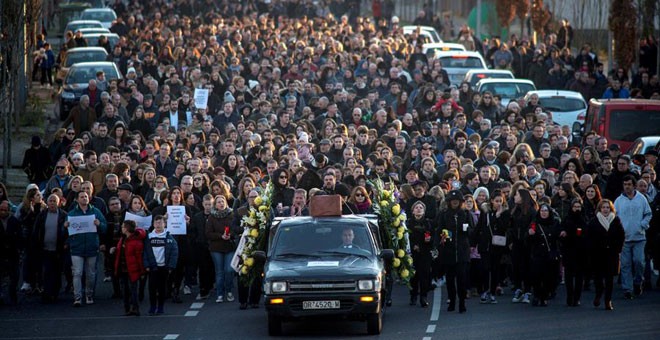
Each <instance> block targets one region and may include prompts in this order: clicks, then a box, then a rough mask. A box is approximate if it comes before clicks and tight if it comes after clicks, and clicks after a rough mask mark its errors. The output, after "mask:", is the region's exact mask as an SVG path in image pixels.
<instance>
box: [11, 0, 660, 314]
mask: <svg viewBox="0 0 660 340" xmlns="http://www.w3.org/2000/svg"><path fill="white" fill-rule="evenodd" d="M319 3H320V5H319V6H316V7H314V6H312V5H311V1H276V0H273V1H241V2H228V1H224V2H215V1H210V0H207V1H202V2H195V1H176V2H169V1H148V2H145V1H139V2H138V1H132V2H130V4H129V5H128V6H125V5H124V2H122V1H120V0H117V1H115V2H114V3H113V4H112V7H113V8H114V10H115V11H116V12H117V14H118V18H117V20H116V22H115V23H114V24H113V25H112V27H111V29H110V30H111V31H112V32H114V33H117V34H119V35H120V37H121V38H120V41H119V43H118V44H117V45H116V46H114V47H110V46H108V47H107V48H108V51H109V52H110V60H111V61H114V62H115V63H116V64H117V65H118V67H119V69H120V70H121V72H122V74H124V75H125V77H124V78H123V79H121V80H118V79H105V77H104V74H103V73H102V72H99V73H98V74H97V76H96V78H95V79H92V80H90V83H89V85H90V86H89V88H88V89H87V90H86V91H85V94H84V95H83V96H82V98H81V100H80V103H79V104H78V105H77V106H76V107H75V108H74V109H73V110H72V111H71V112H70V114H69V115H68V117H67V118H66V120H65V121H64V123H63V126H62V128H61V129H60V130H58V131H57V132H56V133H55V135H54V139H53V141H52V143H50V145H48V146H45V145H43V143H42V140H41V139H40V138H39V137H36V136H35V137H33V139H32V148H30V149H29V150H27V151H26V153H25V161H24V168H25V170H26V173H27V175H28V178H29V180H30V182H31V183H33V184H31V185H30V186H29V187H28V188H27V190H26V192H25V196H24V199H23V200H22V202H16V203H18V204H17V205H14V204H13V203H12V202H10V201H9V200H8V198H7V197H8V194H7V189H6V187H5V186H4V185H2V184H1V183H0V202H1V203H0V224H1V225H2V228H0V233H1V234H0V242H1V243H0V256H2V258H1V260H2V266H3V268H2V273H3V276H5V275H6V276H7V277H8V279H9V281H10V284H9V292H8V297H9V300H10V301H11V302H13V303H16V301H17V294H18V293H19V291H20V292H24V293H26V294H38V295H40V296H41V298H42V299H43V301H44V302H46V303H52V302H54V301H55V300H56V299H57V298H58V297H62V296H63V295H62V293H63V292H64V293H66V294H72V295H73V301H74V302H73V304H74V306H81V305H82V304H83V302H85V303H86V304H88V305H89V304H93V303H94V297H95V294H94V289H95V287H96V276H97V272H98V273H99V275H98V276H100V277H102V278H103V281H104V282H109V283H111V284H112V288H113V295H112V297H113V298H122V297H123V298H124V306H125V312H126V313H127V314H128V315H139V314H140V311H139V305H140V301H142V300H143V299H144V297H145V291H146V290H147V287H148V292H149V293H148V297H149V305H150V308H149V314H158V313H164V302H165V301H166V300H168V299H171V301H172V302H174V303H181V302H182V297H181V296H182V295H184V296H187V295H192V294H193V293H198V294H199V295H200V296H201V297H203V298H206V297H208V296H209V295H210V294H212V293H213V294H215V299H216V302H218V303H220V302H225V301H228V302H231V301H234V300H235V297H234V295H233V293H234V284H235V283H236V284H237V285H238V287H237V293H238V299H239V303H240V308H241V309H245V308H248V307H258V306H259V300H260V294H261V291H260V289H261V287H260V286H259V285H258V284H252V285H248V284H246V283H244V282H242V281H241V280H238V281H236V277H237V275H236V273H235V272H234V270H233V269H232V268H231V266H230V261H231V258H232V256H233V253H234V251H235V249H236V243H237V241H238V239H239V238H240V235H241V233H242V226H241V218H242V216H245V215H246V214H247V213H248V209H249V207H250V206H251V205H254V200H255V199H256V198H257V197H258V196H259V195H260V194H261V193H262V191H263V189H264V188H265V186H266V184H267V183H268V182H269V181H270V182H272V183H273V185H274V192H273V202H272V206H273V211H272V214H273V215H275V216H303V215H307V214H308V207H307V204H308V202H309V197H310V196H313V195H315V194H318V193H319V192H320V191H323V192H324V193H326V194H337V195H341V196H342V199H343V200H344V202H345V203H346V204H345V205H344V206H345V207H346V211H345V213H370V212H373V208H372V205H373V204H377V203H376V202H372V198H373V197H374V195H373V194H374V192H373V191H374V188H373V184H372V181H373V180H375V179H381V180H383V181H384V182H385V183H391V185H394V186H396V189H397V191H398V193H399V194H398V195H399V199H400V201H401V203H402V204H401V206H402V207H403V210H404V211H405V212H406V213H407V215H408V227H409V230H410V235H409V237H410V241H411V252H412V255H413V258H414V265H415V269H416V275H415V278H413V281H412V284H413V289H412V290H411V299H410V303H411V304H412V305H416V304H417V303H418V301H419V304H420V305H421V306H422V307H426V306H428V301H427V294H428V292H429V291H430V290H431V289H432V288H433V286H437V285H439V283H438V282H439V280H440V279H441V278H442V277H444V278H445V282H446V284H447V289H448V292H449V295H450V303H449V307H448V309H449V310H450V311H451V310H454V309H455V308H456V303H457V302H458V308H459V312H465V311H466V305H465V299H466V298H470V297H476V298H478V300H479V301H480V302H481V303H497V296H501V295H504V294H510V291H509V288H511V289H512V290H511V292H512V293H513V296H512V301H513V302H514V303H531V304H534V305H538V306H547V304H548V300H550V299H552V298H553V297H554V296H555V294H556V291H557V287H558V285H559V284H560V282H564V283H565V285H566V294H567V296H566V304H568V305H569V306H578V305H580V299H581V292H582V291H583V288H584V289H590V287H591V284H592V283H593V285H594V287H595V289H596V298H595V300H594V301H593V305H594V306H600V305H601V299H603V302H604V306H605V308H606V309H609V310H611V309H613V305H612V295H613V290H614V282H615V280H614V279H615V278H616V277H617V276H619V278H620V280H621V288H622V291H623V295H624V296H625V297H626V298H629V299H633V298H634V297H635V296H639V295H640V294H642V293H643V290H644V289H651V288H652V286H653V284H652V281H651V279H652V275H653V270H652V268H651V259H655V260H656V261H657V260H658V259H660V256H659V255H658V252H659V251H660V244H658V237H659V235H660V233H659V231H660V229H659V228H658V220H659V219H660V212H659V210H658V209H660V195H658V188H660V187H659V183H658V181H657V177H656V172H657V170H658V164H657V157H658V155H657V152H655V151H648V152H647V153H646V154H644V155H634V156H633V157H632V158H631V157H630V156H628V155H625V154H622V153H621V150H620V147H619V145H616V144H613V145H608V141H607V139H605V138H604V137H601V136H598V135H597V134H596V133H595V132H588V133H587V134H586V135H585V136H584V138H582V140H577V138H576V137H574V136H573V135H572V134H571V133H570V129H569V128H568V127H567V126H559V125H556V124H554V123H553V122H552V119H551V115H550V114H548V113H547V112H546V111H545V109H544V108H543V107H541V106H539V105H538V98H534V97H532V99H531V101H530V102H529V103H524V104H523V105H519V103H517V102H515V101H512V102H511V103H509V104H508V105H507V106H506V107H504V106H503V105H502V104H501V103H500V101H499V99H500V98H499V97H498V96H496V95H493V94H492V93H489V92H485V93H483V94H478V97H477V94H473V93H472V89H471V88H470V87H469V85H468V84H460V86H455V85H456V84H450V83H449V79H448V77H447V74H446V72H445V71H444V70H443V66H442V64H441V63H440V62H439V60H433V59H427V56H426V55H424V54H422V53H421V45H422V44H423V43H424V41H423V38H422V37H420V36H419V34H418V33H412V34H410V35H406V36H404V35H403V33H402V31H401V29H400V27H399V22H398V18H397V20H390V19H391V18H387V17H381V18H378V19H377V20H373V19H372V18H368V17H362V16H360V15H359V13H360V11H359V8H358V9H356V7H355V6H358V5H356V3H359V2H354V1H348V0H346V1H342V0H332V1H320V2H319ZM438 20H439V19H438ZM459 32H460V33H459V35H458V36H459V37H458V41H459V42H461V43H465V44H468V43H467V42H466V40H467V41H471V43H470V45H471V46H474V45H477V44H476V43H479V44H478V46H482V44H481V42H479V41H478V39H476V37H474V36H473V33H472V32H471V30H470V29H469V28H467V27H462V28H461V29H460V30H459ZM72 33H75V32H72ZM69 36H70V37H71V39H72V41H68V42H67V43H66V44H65V45H71V46H76V44H79V43H80V44H82V43H83V42H78V41H77V40H76V39H75V35H74V34H71V35H69ZM562 36H563V37H564V38H563V46H558V45H557V41H555V40H553V36H552V35H549V37H548V38H547V39H545V41H544V42H542V43H541V42H539V43H536V44H534V43H533V42H532V41H528V40H526V39H521V40H517V39H515V37H513V38H512V39H511V41H509V42H508V43H501V42H500V40H499V39H498V38H493V39H491V40H490V41H489V42H488V44H486V45H483V46H490V48H487V47H481V48H476V49H478V50H479V51H481V52H483V54H484V56H486V58H487V60H489V61H490V62H491V63H492V65H491V66H493V67H510V68H512V69H513V71H514V73H515V74H516V75H518V76H522V77H524V76H525V75H529V76H530V79H532V80H534V81H535V82H536V85H537V87H539V88H565V87H566V86H567V84H569V83H571V80H573V79H577V80H575V81H576V82H586V83H585V84H587V83H588V84H590V86H589V87H588V89H587V88H586V87H585V89H584V91H583V88H582V87H580V86H581V85H575V81H574V82H573V83H572V85H570V86H568V87H569V88H574V87H575V86H578V90H579V91H580V92H581V93H583V95H584V97H585V99H588V98H591V97H603V96H604V97H607V96H608V94H607V93H614V94H616V96H621V94H622V93H623V90H622V89H625V88H629V87H632V89H631V90H630V91H629V95H630V96H637V95H642V96H644V97H649V98H650V97H657V96H658V81H657V74H655V75H653V74H650V73H649V72H648V70H646V71H645V70H644V69H640V72H639V73H636V74H634V75H633V76H632V79H633V80H632V81H629V80H628V78H627V77H628V76H629V75H628V72H627V70H619V69H617V70H616V72H615V73H613V74H611V75H609V76H606V75H603V73H602V72H603V71H602V64H600V63H599V62H598V59H597V57H596V55H595V54H594V52H593V51H591V50H589V47H588V46H587V45H585V46H584V47H583V48H582V49H581V51H580V53H579V54H578V55H577V56H575V57H574V56H573V55H571V53H570V49H567V48H568V47H570V43H568V42H566V37H567V35H566V34H565V33H564V34H563V35H562ZM560 40H561V39H560ZM101 41H102V42H101V43H102V44H103V40H101ZM507 45H508V46H507ZM501 51H509V53H513V57H512V58H508V57H507V56H503V55H502V52H501ZM566 51H568V52H566ZM61 53H66V48H63V51H62V52H61ZM566 53H568V54H566ZM569 60H571V61H569ZM508 61H509V62H508ZM569 68H571V69H572V71H574V77H573V73H566V72H570V70H569ZM619 71H622V72H619ZM560 74H561V75H562V77H563V78H562V79H563V80H562V81H559V80H558V79H556V78H557V76H558V75H560ZM46 78H47V77H46ZM635 79H640V83H635ZM585 86H586V85H585ZM197 89H205V90H208V92H209V95H208V100H207V102H206V105H199V106H200V107H196V101H195V90H197ZM594 89H598V90H597V91H595V90H594ZM204 106H206V107H204ZM170 206H184V207H185V215H186V218H185V219H186V225H187V227H186V230H187V233H186V234H185V235H172V234H171V233H170V232H169V231H168V230H167V228H166V226H167V218H168V215H167V211H168V207H170ZM127 214H130V215H131V216H133V217H131V219H130V220H129V219H127ZM92 215H93V216H94V217H93V220H94V225H95V227H96V230H97V232H86V233H76V234H71V233H70V229H71V228H70V227H71V226H70V225H69V222H68V219H69V218H70V217H72V216H75V217H79V216H92ZM134 216H139V217H148V216H151V218H152V223H151V225H150V226H148V228H145V227H144V226H140V225H138V223H136V222H135V221H134V220H135V217H134ZM101 259H103V260H102V261H101ZM619 262H620V264H621V272H620V273H619ZM83 274H84V275H85V280H83V279H82V277H83ZM63 277H64V279H65V280H64V282H65V285H64V286H65V287H64V288H63V289H62V287H61V286H62V283H63V280H62V278H63ZM3 279H4V277H3ZM20 280H22V284H21V286H20V289H19V283H20ZM657 284H660V282H658V283H657ZM214 286H215V289H214V288H213V287H214ZM68 296H70V295H68ZM457 300H458V301H457ZM388 303H391V301H388Z"/></svg>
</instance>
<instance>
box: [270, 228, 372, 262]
mask: <svg viewBox="0 0 660 340" xmlns="http://www.w3.org/2000/svg"><path fill="white" fill-rule="evenodd" d="M369 233H370V231H369V228H368V227H367V226H366V225H362V224H346V223H335V222H319V223H315V224H298V225H286V226H280V227H279V230H278V232H277V234H278V236H277V241H276V242H275V243H273V249H272V255H273V256H274V257H275V258H286V257H300V256H312V257H314V256H341V255H342V254H349V255H356V256H369V255H373V252H374V250H373V246H372V244H373V241H371V235H370V234H369Z"/></svg>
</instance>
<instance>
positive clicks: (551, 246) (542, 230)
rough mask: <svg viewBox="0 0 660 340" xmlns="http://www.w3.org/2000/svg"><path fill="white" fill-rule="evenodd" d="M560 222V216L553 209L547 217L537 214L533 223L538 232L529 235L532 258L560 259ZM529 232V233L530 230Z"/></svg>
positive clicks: (541, 259) (540, 259)
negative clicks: (558, 241) (558, 242)
mask: <svg viewBox="0 0 660 340" xmlns="http://www.w3.org/2000/svg"><path fill="white" fill-rule="evenodd" d="M559 224H560V222H559V216H558V215H557V214H556V213H555V212H553V211H550V216H548V218H546V219H543V218H541V215H540V214H537V215H536V218H534V222H533V223H532V225H531V228H532V229H536V233H535V234H534V235H529V237H528V244H529V248H530V251H531V257H532V260H538V261H547V260H559V247H558V244H557V239H558V238H559ZM527 233H528V234H529V231H527Z"/></svg>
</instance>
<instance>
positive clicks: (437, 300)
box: [431, 287, 442, 321]
mask: <svg viewBox="0 0 660 340" xmlns="http://www.w3.org/2000/svg"><path fill="white" fill-rule="evenodd" d="M440 308H442V287H437V288H436V289H435V291H434V292H433V309H432V310H431V321H438V319H439V318H440Z"/></svg>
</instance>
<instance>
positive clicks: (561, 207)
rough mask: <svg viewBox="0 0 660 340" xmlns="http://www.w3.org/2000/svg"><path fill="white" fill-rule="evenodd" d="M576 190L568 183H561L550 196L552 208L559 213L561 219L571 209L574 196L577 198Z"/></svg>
mask: <svg viewBox="0 0 660 340" xmlns="http://www.w3.org/2000/svg"><path fill="white" fill-rule="evenodd" d="M579 197H580V195H578V193H577V192H575V189H574V188H573V186H572V185H571V184H570V183H561V185H560V186H559V188H557V194H555V195H554V196H553V197H552V200H551V202H552V208H553V209H555V211H556V212H557V213H558V214H559V218H561V220H562V221H563V220H564V219H565V218H566V216H567V215H568V213H569V212H570V211H571V202H572V201H573V199H575V198H579Z"/></svg>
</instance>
